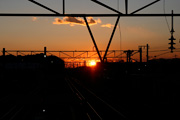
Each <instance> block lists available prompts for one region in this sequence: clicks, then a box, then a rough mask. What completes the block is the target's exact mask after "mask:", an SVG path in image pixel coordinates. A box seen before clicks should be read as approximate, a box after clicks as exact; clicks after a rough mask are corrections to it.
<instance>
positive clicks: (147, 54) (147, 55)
mask: <svg viewBox="0 0 180 120" xmlns="http://www.w3.org/2000/svg"><path fill="white" fill-rule="evenodd" d="M146 48H147V53H146V57H147V62H148V61H149V45H148V44H147V46H146Z"/></svg>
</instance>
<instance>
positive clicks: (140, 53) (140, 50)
mask: <svg viewBox="0 0 180 120" xmlns="http://www.w3.org/2000/svg"><path fill="white" fill-rule="evenodd" d="M139 56H140V63H142V47H140V48H139Z"/></svg>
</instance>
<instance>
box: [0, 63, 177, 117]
mask: <svg viewBox="0 0 180 120" xmlns="http://www.w3.org/2000/svg"><path fill="white" fill-rule="evenodd" d="M179 73H180V70H179V62H177V63H175V62H174V61H173V64H172V63H169V62H168V63H162V62H161V63H159V62H153V63H151V64H146V63H143V64H120V63H115V64H105V65H98V66H96V67H94V68H87V67H83V68H77V69H68V70H63V71H62V70H61V71H58V72H57V71H56V70H53V69H52V68H50V69H40V70H20V69H18V70H10V69H7V70H5V69H1V74H0V75H1V76H0V79H1V81H0V88H1V92H0V93H1V96H0V106H1V107H0V111H1V112H0V119H2V120H88V119H90V118H89V117H88V116H89V115H87V111H88V109H89V108H87V105H86V104H84V103H83V102H84V101H83V100H82V97H81V96H80V94H79V95H77V93H73V91H72V88H71V87H69V84H68V83H67V81H66V80H67V79H68V80H71V81H73V82H72V83H73V84H74V85H79V87H77V89H78V90H79V91H80V92H81V93H82V94H83V96H85V97H86V98H85V99H86V100H85V101H86V102H87V101H88V103H91V105H92V106H93V108H94V109H95V110H96V112H97V113H98V114H99V115H100V116H101V117H102V119H105V120H106V119H107V120H110V119H112V120H120V119H121V120H125V119H126V120H134V119H139V120H152V119H165V118H166V119H179V118H180V117H179V113H178V108H179V107H180V103H179V101H180V99H179V94H180V92H179V91H180V87H179V85H180V81H179ZM86 89H88V90H90V91H91V92H93V94H95V95H96V97H97V96H98V99H99V98H100V99H101V100H103V101H105V102H102V101H101V100H97V101H96V100H95V98H93V96H92V95H90V94H89V93H88V92H86ZM77 96H78V97H77ZM79 99H81V100H82V101H81V100H79ZM82 104H84V105H85V106H86V107H84V105H82ZM103 104H105V105H103ZM110 109H111V110H110ZM117 113H118V114H120V115H119V116H118V115H117ZM93 115H94V114H92V116H91V118H92V119H93V120H98V119H99V118H97V117H94V118H93Z"/></svg>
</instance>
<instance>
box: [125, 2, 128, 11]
mask: <svg viewBox="0 0 180 120" xmlns="http://www.w3.org/2000/svg"><path fill="white" fill-rule="evenodd" d="M125 9H126V14H128V0H125Z"/></svg>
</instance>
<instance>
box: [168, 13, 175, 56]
mask: <svg viewBox="0 0 180 120" xmlns="http://www.w3.org/2000/svg"><path fill="white" fill-rule="evenodd" d="M173 14H174V12H173V10H172V23H171V24H172V28H171V31H170V32H171V38H170V39H169V40H170V41H171V42H170V43H169V44H170V45H171V46H170V47H169V49H171V53H173V50H174V49H175V47H174V44H176V43H174V40H176V39H175V38H174V36H173V35H174V32H175V31H174V16H173Z"/></svg>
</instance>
